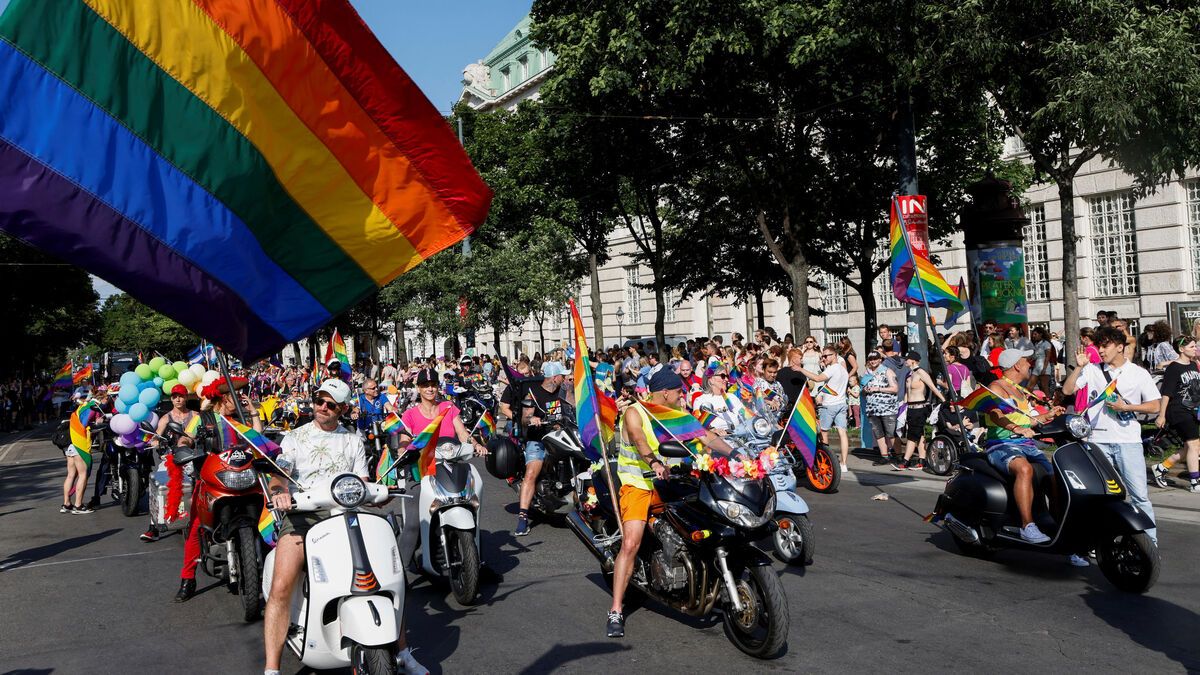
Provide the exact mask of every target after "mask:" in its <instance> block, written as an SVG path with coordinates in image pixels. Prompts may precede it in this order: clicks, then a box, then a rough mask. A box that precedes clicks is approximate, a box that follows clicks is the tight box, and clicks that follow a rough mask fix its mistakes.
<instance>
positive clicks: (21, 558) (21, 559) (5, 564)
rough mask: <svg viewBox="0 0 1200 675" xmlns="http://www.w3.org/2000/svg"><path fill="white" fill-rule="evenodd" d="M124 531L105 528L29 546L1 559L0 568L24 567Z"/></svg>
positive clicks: (5, 569)
mask: <svg viewBox="0 0 1200 675" xmlns="http://www.w3.org/2000/svg"><path fill="white" fill-rule="evenodd" d="M122 531H123V530H121V529H119V528H117V529H111V530H105V531H103V532H93V533H92V534H84V535H80V536H78V537H71V538H70V539H63V540H62V541H56V542H54V543H53V544H46V545H45V546H36V547H34V548H27V549H25V550H24V551H17V552H16V553H13V554H11V555H9V556H8V557H7V558H5V559H4V560H3V561H0V570H3V571H7V570H11V569H16V568H18V567H24V566H26V565H32V564H33V563H36V562H39V561H42V560H45V559H47V558H52V557H54V556H56V555H58V554H59V553H65V552H67V551H70V550H73V549H77V548H79V547H80V546H87V545H88V544H90V543H92V542H95V541H100V540H101V539H105V538H107V537H111V536H112V535H114V534H116V533H118V532H122Z"/></svg>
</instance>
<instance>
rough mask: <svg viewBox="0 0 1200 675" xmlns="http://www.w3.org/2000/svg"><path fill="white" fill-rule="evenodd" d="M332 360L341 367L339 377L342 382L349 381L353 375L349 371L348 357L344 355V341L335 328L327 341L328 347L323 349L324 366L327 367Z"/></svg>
mask: <svg viewBox="0 0 1200 675" xmlns="http://www.w3.org/2000/svg"><path fill="white" fill-rule="evenodd" d="M334 359H337V361H338V362H339V363H341V365H342V372H341V373H339V375H340V377H341V378H342V379H343V380H348V379H350V376H351V375H353V374H354V373H353V371H352V370H351V369H350V355H349V354H347V353H346V341H345V340H343V339H342V335H341V334H340V333H338V330H337V329H336V328H334V329H333V337H331V338H330V339H329V346H328V347H326V348H325V365H329V364H330V363H332V362H333V360H334Z"/></svg>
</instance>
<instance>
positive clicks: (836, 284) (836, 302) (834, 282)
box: [820, 274, 849, 314]
mask: <svg viewBox="0 0 1200 675" xmlns="http://www.w3.org/2000/svg"><path fill="white" fill-rule="evenodd" d="M820 283H821V285H822V286H824V287H825V291H824V293H823V294H822V296H821V299H822V307H821V308H822V309H824V310H825V311H826V312H829V313H830V314H839V313H842V312H847V311H849V307H848V306H847V300H846V296H847V293H846V282H844V281H842V280H841V279H838V278H837V277H835V276H833V275H832V274H823V275H821V281H820Z"/></svg>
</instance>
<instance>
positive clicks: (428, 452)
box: [408, 409, 448, 480]
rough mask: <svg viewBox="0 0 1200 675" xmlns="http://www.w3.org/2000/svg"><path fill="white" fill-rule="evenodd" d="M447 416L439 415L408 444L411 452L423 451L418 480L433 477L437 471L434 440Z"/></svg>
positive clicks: (418, 463) (417, 470)
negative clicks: (443, 419)
mask: <svg viewBox="0 0 1200 675" xmlns="http://www.w3.org/2000/svg"><path fill="white" fill-rule="evenodd" d="M447 410H448V409H447ZM445 416H446V413H444V412H443V413H442V414H440V415H438V416H437V418H436V419H434V420H433V421H432V422H430V423H429V426H427V427H425V428H424V429H422V430H421V433H419V434H417V435H416V436H415V437H414V438H413V439H412V442H411V443H409V444H408V449H409V450H420V451H421V457H420V458H419V459H417V466H416V472H417V480H421V478H423V477H425V476H432V475H433V472H434V470H435V469H436V462H435V461H434V452H433V451H434V450H435V449H436V447H437V443H434V442H433V439H434V437H435V436H437V432H438V428H440V427H441V426H442V418H444V417H445Z"/></svg>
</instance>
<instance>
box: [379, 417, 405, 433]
mask: <svg viewBox="0 0 1200 675" xmlns="http://www.w3.org/2000/svg"><path fill="white" fill-rule="evenodd" d="M380 427H382V428H383V432H384V433H385V434H398V433H400V432H401V431H403V430H404V422H401V421H400V416H399V415H397V414H396V413H394V412H390V413H388V414H386V415H384V416H383V422H382V423H381V424H380Z"/></svg>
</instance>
